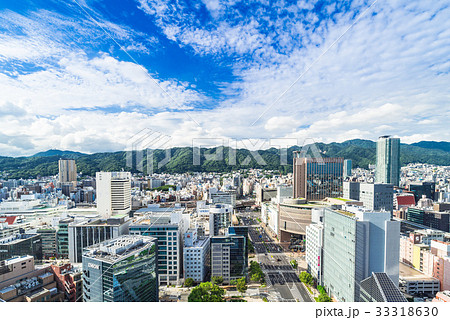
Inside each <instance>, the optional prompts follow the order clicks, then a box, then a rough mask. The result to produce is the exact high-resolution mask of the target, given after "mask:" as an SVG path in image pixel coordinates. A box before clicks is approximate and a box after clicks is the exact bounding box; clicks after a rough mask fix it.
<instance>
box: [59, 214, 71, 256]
mask: <svg viewBox="0 0 450 320" xmlns="http://www.w3.org/2000/svg"><path fill="white" fill-rule="evenodd" d="M72 222H73V219H72V218H64V219H61V220H59V224H58V231H57V232H56V237H57V240H58V257H59V258H60V259H68V258H69V224H70V223H72Z"/></svg>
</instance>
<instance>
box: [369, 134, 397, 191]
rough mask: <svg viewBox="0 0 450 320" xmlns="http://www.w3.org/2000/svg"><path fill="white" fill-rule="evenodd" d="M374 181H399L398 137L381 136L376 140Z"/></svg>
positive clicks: (394, 182) (395, 182)
mask: <svg viewBox="0 0 450 320" xmlns="http://www.w3.org/2000/svg"><path fill="white" fill-rule="evenodd" d="M375 182H379V183H392V184H393V185H394V186H399V183H400V139H399V138H391V137H390V136H381V137H380V138H379V139H378V141H377V167H376V170H375Z"/></svg>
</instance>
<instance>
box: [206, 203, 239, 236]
mask: <svg viewBox="0 0 450 320" xmlns="http://www.w3.org/2000/svg"><path fill="white" fill-rule="evenodd" d="M232 214H233V206H231V205H230V204H215V205H211V206H210V208H209V234H210V235H211V236H218V235H219V234H220V232H221V231H222V234H225V232H224V229H226V228H228V227H229V226H231V216H232Z"/></svg>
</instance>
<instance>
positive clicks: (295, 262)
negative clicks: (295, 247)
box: [291, 259, 298, 269]
mask: <svg viewBox="0 0 450 320" xmlns="http://www.w3.org/2000/svg"><path fill="white" fill-rule="evenodd" d="M291 265H292V267H293V268H294V269H297V267H298V263H297V260H295V259H292V260H291Z"/></svg>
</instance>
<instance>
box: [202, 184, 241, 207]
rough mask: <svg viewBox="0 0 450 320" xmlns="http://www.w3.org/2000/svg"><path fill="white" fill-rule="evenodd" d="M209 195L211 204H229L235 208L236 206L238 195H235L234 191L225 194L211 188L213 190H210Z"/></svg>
mask: <svg viewBox="0 0 450 320" xmlns="http://www.w3.org/2000/svg"><path fill="white" fill-rule="evenodd" d="M208 195H209V197H208V200H209V203H212V204H220V203H224V204H229V205H231V206H232V207H233V208H234V207H235V206H236V193H234V191H229V192H223V191H218V190H217V189H215V188H211V189H209V192H208Z"/></svg>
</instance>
